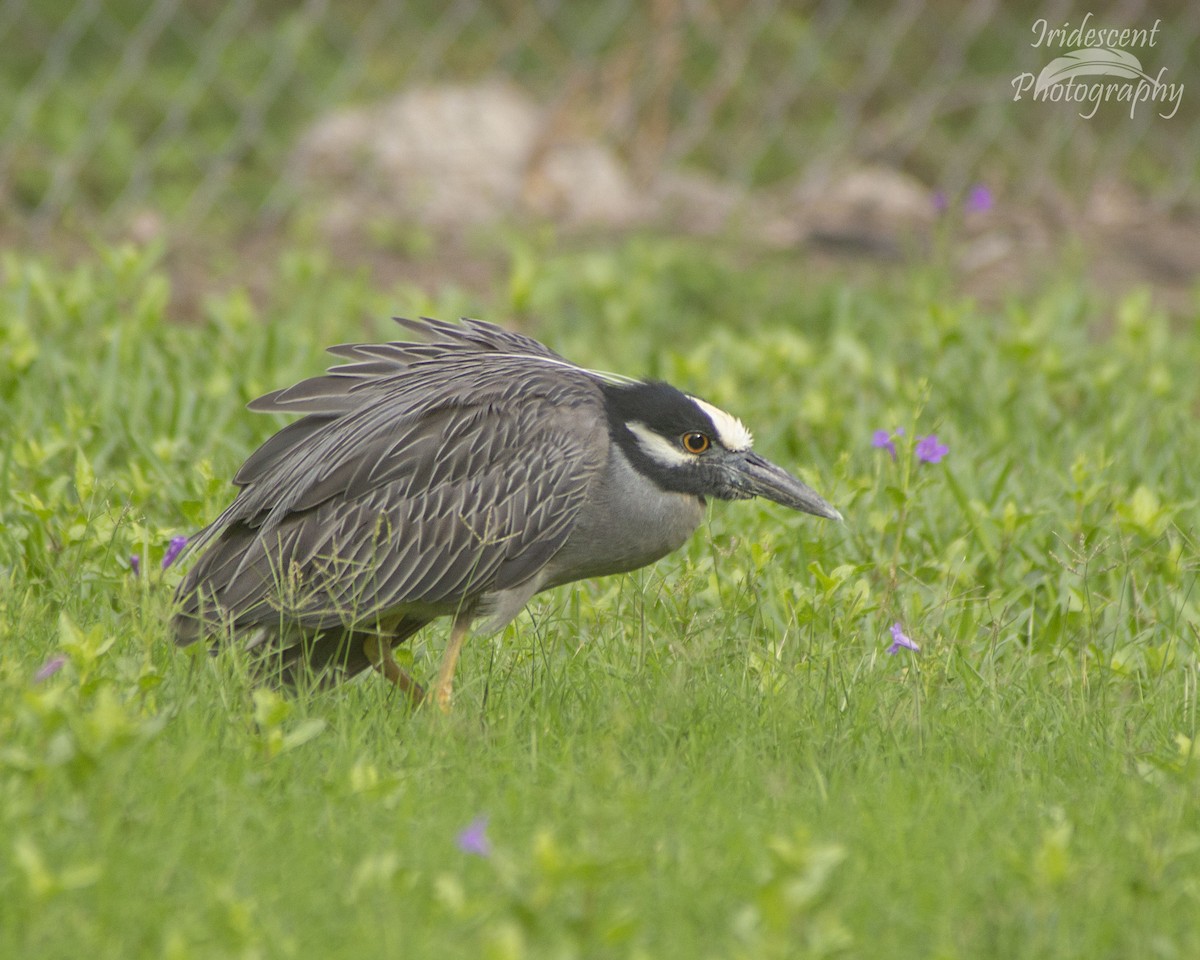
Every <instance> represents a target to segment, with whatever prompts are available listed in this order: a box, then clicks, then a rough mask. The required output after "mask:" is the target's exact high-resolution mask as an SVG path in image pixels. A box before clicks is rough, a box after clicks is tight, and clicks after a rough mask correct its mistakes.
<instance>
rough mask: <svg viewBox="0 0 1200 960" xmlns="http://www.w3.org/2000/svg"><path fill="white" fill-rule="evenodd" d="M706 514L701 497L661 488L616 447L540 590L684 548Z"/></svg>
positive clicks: (639, 564)
mask: <svg viewBox="0 0 1200 960" xmlns="http://www.w3.org/2000/svg"><path fill="white" fill-rule="evenodd" d="M703 518H704V503H703V501H702V500H701V499H700V498H699V497H697V496H695V495H693V494H684V493H673V492H671V491H667V490H662V489H661V488H659V487H658V485H657V484H655V483H653V482H651V481H650V480H649V479H648V478H647V477H645V476H644V475H642V474H641V473H639V472H638V471H637V470H636V469H635V468H634V467H633V466H632V465H631V464H630V462H629V461H628V460H627V459H626V458H625V455H624V454H623V453H621V450H620V448H619V447H617V446H616V445H614V446H613V447H612V449H611V451H610V454H609V457H608V463H607V465H606V466H605V468H604V470H603V472H602V473H600V474H599V475H598V476H597V477H596V478H595V479H594V480H593V481H592V484H591V486H590V488H589V490H588V494H587V499H586V501H585V502H584V504H583V507H582V509H581V510H580V511H579V517H578V519H577V521H576V523H575V526H574V528H573V529H572V530H571V533H570V535H569V537H568V538H567V541H566V543H565V544H564V545H563V547H562V549H561V550H559V551H558V553H557V554H555V556H554V558H553V559H552V560H551V561H550V563H549V564H548V565H547V567H546V569H545V571H544V578H543V579H542V584H541V589H545V588H547V587H553V586H558V585H559V584H563V583H570V582H571V581H573V580H582V579H584V578H587V577H602V576H607V575H609V574H613V573H624V572H625V571H627V570H636V569H637V568H638V567H643V566H645V565H646V564H648V563H653V562H654V561H655V560H658V559H659V558H660V557H665V556H666V555H667V554H668V553H671V552H672V551H673V550H678V549H679V548H680V547H681V546H683V544H684V543H685V542H686V541H687V539H688V537H690V536H691V535H692V533H693V532H694V531H695V529H696V527H697V526H699V524H700V521H701V520H702V519H703Z"/></svg>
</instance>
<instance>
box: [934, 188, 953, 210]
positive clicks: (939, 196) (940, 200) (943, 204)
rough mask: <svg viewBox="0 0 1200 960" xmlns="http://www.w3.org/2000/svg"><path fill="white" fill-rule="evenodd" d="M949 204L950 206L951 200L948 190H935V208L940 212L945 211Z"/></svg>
mask: <svg viewBox="0 0 1200 960" xmlns="http://www.w3.org/2000/svg"><path fill="white" fill-rule="evenodd" d="M949 206H950V201H949V199H948V198H947V197H946V191H945V190H934V191H933V209H934V210H936V211H937V212H938V213H945V212H946V210H947V208H949Z"/></svg>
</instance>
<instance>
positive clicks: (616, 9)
mask: <svg viewBox="0 0 1200 960" xmlns="http://www.w3.org/2000/svg"><path fill="white" fill-rule="evenodd" d="M1078 27H1084V28H1085V29H1094V30H1109V29H1112V28H1129V29H1130V30H1131V31H1141V32H1140V33H1139V32H1131V33H1130V34H1128V35H1126V36H1124V37H1122V36H1120V35H1118V34H1115V33H1112V34H1110V33H1103V34H1094V35H1092V36H1090V37H1089V36H1088V35H1087V34H1085V33H1083V32H1081V33H1079V34H1077V35H1075V36H1074V37H1072V36H1071V35H1070V31H1071V30H1074V29H1075V28H1078ZM1056 31H1057V32H1056ZM1198 38H1200V4H1196V3H1192V2H1185V0H1180V2H1177V3H1149V2H1126V3H1118V4H1115V5H1109V6H1108V7H1107V8H1105V9H1100V8H1095V9H1091V8H1088V7H1086V6H1081V5H1079V4H1073V3H1068V2H1063V0H1046V2H1044V3H1007V4H1002V3H1000V2H999V0H968V2H962V3H953V2H949V0H900V2H897V3H893V4H878V5H876V4H867V3H863V4H851V3H845V2H824V3H798V2H784V0H652V2H649V3H637V2H633V0H594V2H589V3H577V2H574V0H533V2H527V0H448V2H441V0H437V2H435V0H416V2H395V0H337V2H333V0H304V2H302V3H298V4H296V3H284V2H281V0H150V2H145V0H0V50H3V51H4V56H3V57H0V211H2V212H0V223H3V224H5V225H9V226H12V225H18V224H21V225H28V224H34V225H38V226H41V227H43V228H52V229H58V228H65V229H68V230H70V229H77V228H79V227H81V226H83V225H85V224H86V225H88V226H94V225H99V226H100V227H101V228H103V227H104V226H105V225H113V224H117V225H118V226H120V227H122V228H124V227H126V226H128V224H129V223H130V222H136V220H137V218H139V217H141V218H146V217H150V218H152V219H153V220H154V222H155V223H156V224H160V225H162V227H163V228H164V229H167V230H171V231H196V230H201V229H203V228H204V227H205V225H206V224H211V223H215V222H221V223H225V224H229V223H232V224H235V225H237V226H255V225H257V226H261V225H262V224H263V223H280V222H282V221H283V220H285V219H286V218H287V217H289V216H291V215H293V214H294V212H295V211H296V209H297V208H298V206H302V204H303V201H304V199H305V196H306V194H307V192H308V191H307V186H306V183H307V182H306V181H304V180H303V179H301V180H298V179H297V176H296V169H297V161H296V155H297V149H298V145H301V151H302V145H303V144H304V143H305V142H306V141H305V137H306V136H308V135H310V133H311V130H312V128H313V125H314V124H316V123H318V121H319V120H321V118H326V119H328V118H329V117H330V116H331V115H336V114H337V112H338V111H345V110H346V109H347V108H349V107H358V108H360V110H361V109H362V108H365V107H368V106H369V105H371V104H375V103H382V102H386V101H388V100H389V98H394V97H395V96H396V95H397V94H398V93H401V92H403V91H412V90H415V89H426V90H429V89H435V88H436V87H437V86H438V85H440V84H447V83H454V84H458V85H460V88H461V85H464V84H468V85H469V84H479V83H482V82H484V81H487V82H488V83H494V82H495V81H497V80H503V81H504V82H505V83H506V84H508V85H509V86H510V88H511V89H515V90H518V91H520V95H521V96H522V97H524V98H526V100H525V101H523V102H526V103H529V104H534V105H535V106H536V113H535V114H533V116H534V119H535V120H536V123H535V124H534V126H535V127H536V129H535V130H534V131H533V132H532V134H531V136H530V138H529V141H528V144H527V145H526V146H525V147H521V148H519V149H517V153H518V154H520V156H519V157H518V158H517V159H518V160H520V162H523V163H526V164H527V165H528V164H530V163H533V162H534V158H536V156H537V155H538V151H539V150H542V149H543V148H545V147H546V145H547V144H548V143H551V142H567V141H571V142H576V143H578V142H584V141H586V142H590V143H595V144H601V145H603V149H604V150H606V151H611V154H610V155H607V154H606V156H611V158H615V160H614V161H613V162H615V163H618V164H619V165H620V166H619V170H620V171H621V172H622V174H623V175H625V176H627V177H628V179H629V181H630V182H631V183H633V184H635V185H637V184H645V183H649V182H651V181H653V180H655V178H656V177H659V176H660V175H661V174H662V173H663V171H667V170H672V171H691V172H693V173H698V174H702V175H703V176H705V177H707V178H709V180H708V181H706V182H708V183H710V184H711V183H719V184H721V185H725V186H730V187H732V188H736V190H737V191H740V192H739V193H738V195H739V196H743V197H744V196H746V195H748V193H750V192H753V191H759V190H767V189H770V188H772V187H775V186H777V185H779V184H784V183H791V184H807V185H808V186H809V187H810V188H814V189H815V190H817V191H818V193H819V191H820V190H821V189H822V188H823V185H825V184H827V183H829V182H830V180H831V178H834V177H836V176H837V175H839V174H840V173H841V172H844V171H845V170H847V169H850V168H854V167H859V166H863V165H872V166H874V167H877V168H879V167H882V168H887V169H890V170H894V171H899V172H902V173H903V174H904V175H905V176H906V177H909V178H912V179H913V180H914V181H916V182H919V183H921V184H924V185H925V186H927V187H928V188H929V189H930V190H931V191H939V192H940V193H941V194H942V195H949V196H954V195H956V194H961V193H963V192H965V191H966V190H967V189H968V187H969V185H971V184H973V183H986V184H988V185H989V187H990V189H992V190H993V191H996V192H999V193H1001V194H1007V195H1009V196H1020V197H1026V198H1040V197H1044V196H1046V195H1047V194H1048V193H1050V192H1053V193H1055V194H1057V195H1061V196H1064V197H1067V198H1070V199H1073V200H1075V201H1081V200H1082V201H1086V198H1087V197H1088V195H1089V191H1090V190H1091V189H1092V188H1093V187H1094V185H1096V184H1098V183H1111V182H1119V183H1121V184H1125V185H1128V186H1129V187H1130V188H1131V189H1134V190H1136V191H1138V192H1139V195H1141V196H1143V197H1148V198H1151V200H1152V201H1153V202H1154V203H1155V204H1157V205H1158V206H1159V207H1160V208H1163V207H1167V206H1171V205H1176V206H1177V205H1179V204H1180V203H1182V202H1186V201H1187V200H1188V199H1189V198H1190V196H1191V194H1192V191H1193V190H1194V188H1195V186H1196V182H1197V176H1196V175H1197V158H1198V157H1200V123H1197V116H1198V112H1197V107H1198V106H1200V82H1196V81H1197V80H1198V79H1200V77H1198V75H1197V73H1196V71H1195V66H1194V65H1195V63H1196V61H1197V54H1198V53H1200V49H1198V48H1200V43H1198ZM1097 47H1101V48H1107V49H1108V51H1109V53H1108V54H1106V55H1105V56H1111V57H1112V58H1116V59H1115V60H1109V61H1106V62H1103V63H1099V64H1097V63H1091V64H1088V63H1085V62H1083V61H1082V60H1081V59H1080V57H1079V56H1078V54H1077V53H1075V51H1078V50H1080V49H1082V48H1097ZM1113 51H1116V52H1115V53H1114V52H1113ZM1063 57H1066V58H1067V60H1066V61H1063V60H1062V58H1063ZM1072 57H1074V58H1075V59H1074V60H1073V61H1072V60H1071V58H1072ZM1056 63H1057V64H1058V67H1057V68H1054V69H1057V70H1058V77H1059V81H1060V82H1054V83H1051V82H1050V81H1052V80H1053V79H1054V77H1053V76H1050V75H1048V74H1047V71H1048V70H1049V71H1051V73H1053V69H1052V68H1053V65H1054V64H1056ZM1064 70H1065V73H1064ZM1064 77H1066V78H1067V80H1070V78H1071V77H1074V84H1075V87H1074V89H1075V90H1076V91H1077V92H1076V94H1075V96H1077V97H1080V98H1081V99H1078V100H1077V101H1076V102H1064V100H1069V99H1070V97H1071V94H1070V93H1066V94H1065V95H1064V91H1070V89H1071V84H1070V83H1069V82H1065V81H1063V78H1064ZM1022 78H1025V79H1024V80H1023V79H1022ZM1043 81H1045V83H1044V85H1043ZM1023 82H1024V83H1027V86H1026V87H1025V89H1024V90H1022V89H1021V84H1022V83H1023ZM1035 84H1036V86H1035ZM1149 84H1154V86H1149ZM1139 85H1140V86H1139ZM1168 85H1170V86H1169V89H1168ZM1105 89H1107V90H1108V93H1105V92H1104V91H1105ZM1079 91H1082V92H1079ZM1122 91H1125V93H1124V94H1123V93H1122ZM1142 94H1144V96H1142ZM1018 95H1020V96H1019V99H1018V98H1017V97H1018ZM406 109H408V110H409V111H410V112H411V110H412V109H416V107H414V106H413V104H412V103H409V104H408V106H407V107H406ZM479 110H483V111H484V113H486V111H487V106H486V102H485V103H484V104H483V105H482V106H480V107H479ZM1081 114H1084V115H1083V116H1081ZM358 116H359V117H360V119H361V118H363V117H364V116H366V115H364V114H362V113H361V112H360V113H359V114H358ZM466 116H467V119H466V120H464V121H463V122H464V123H467V124H469V123H471V122H472V121H471V120H470V116H471V114H470V112H469V111H468V113H467V114H466ZM493 119H494V118H493ZM477 120H478V122H479V123H486V122H488V117H487V116H477ZM370 122H371V123H374V124H375V129H376V131H377V132H378V133H379V134H380V135H381V136H382V135H384V134H385V133H386V132H387V131H386V130H384V129H383V127H386V125H387V123H388V120H387V115H383V114H380V115H375V116H374V117H373V118H371V119H370ZM453 122H454V121H453V117H447V118H444V126H445V125H446V124H449V123H453ZM497 122H498V123H500V124H501V125H503V124H504V123H506V122H507V121H506V120H503V119H501V120H500V121H497ZM514 122H515V121H514ZM368 126H370V124H368ZM432 129H433V130H435V131H436V130H438V129H441V128H438V127H436V126H435V127H433V128H432ZM408 134H409V135H410V136H411V137H413V138H417V137H421V136H422V133H421V129H420V128H419V127H418V128H415V129H414V130H412V131H409V132H408ZM426 136H427V137H428V135H426ZM451 139H452V138H451ZM472 143H476V144H477V143H479V141H470V140H468V141H466V142H465V143H464V144H459V145H458V148H463V149H468V150H469V149H471V148H472ZM482 143H483V144H484V147H483V148H481V149H491V147H488V146H487V143H488V141H482ZM425 147H426V148H427V150H428V151H429V152H430V153H431V154H432V155H433V156H435V157H436V155H437V152H438V150H439V148H440V146H439V144H436V143H435V144H425ZM325 149H326V151H327V153H328V152H329V151H330V150H332V152H333V153H335V154H336V153H338V152H339V151H340V152H343V153H345V154H347V155H350V154H353V153H354V151H356V150H358V151H361V150H362V145H361V144H358V143H346V144H339V143H336V142H335V143H333V144H332V146H331V145H330V144H328V143H326V145H325ZM444 149H445V152H446V154H447V155H449V154H450V153H452V152H453V151H454V150H455V149H456V144H455V143H453V142H448V143H446V144H445V147H444ZM522 150H523V151H524V153H521V151H522ZM353 159H354V157H352V156H351V157H350V160H353ZM348 162H349V161H348ZM589 169H593V168H589V167H586V165H585V166H584V167H582V168H568V172H567V174H566V176H567V177H568V178H571V177H574V178H575V179H586V178H587V177H588V176H590V175H589V174H588V173H586V171H587V170H589ZM572 171H573V172H572ZM581 171H583V172H581ZM600 202H601V203H603V202H604V201H603V200H601V201H600Z"/></svg>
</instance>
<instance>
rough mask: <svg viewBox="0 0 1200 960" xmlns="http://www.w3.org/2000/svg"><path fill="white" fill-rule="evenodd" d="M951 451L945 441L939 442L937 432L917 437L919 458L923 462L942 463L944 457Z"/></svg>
mask: <svg viewBox="0 0 1200 960" xmlns="http://www.w3.org/2000/svg"><path fill="white" fill-rule="evenodd" d="M949 452H950V448H949V447H948V446H946V445H945V444H944V443H939V442H938V438H937V434H936V433H931V434H930V435H929V436H927V437H918V438H917V448H916V454H917V459H918V460H920V461H921V462H922V463H941V462H942V457H944V456H945V455H946V454H948V453H949Z"/></svg>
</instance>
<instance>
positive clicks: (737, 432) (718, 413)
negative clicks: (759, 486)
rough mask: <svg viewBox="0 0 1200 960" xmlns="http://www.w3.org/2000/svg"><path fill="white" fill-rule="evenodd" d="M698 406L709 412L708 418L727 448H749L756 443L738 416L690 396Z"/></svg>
mask: <svg viewBox="0 0 1200 960" xmlns="http://www.w3.org/2000/svg"><path fill="white" fill-rule="evenodd" d="M688 399H689V400H691V401H692V402H693V403H694V404H696V406H698V407H699V408H700V409H701V410H703V411H704V412H705V413H707V414H708V419H709V420H711V421H712V422H713V426H714V427H716V428H717V437H716V438H717V440H719V441H720V442H721V446H723V447H724V448H725V449H726V450H737V451H742V450H749V449H750V447H751V445H752V444H753V443H754V437H753V436H752V435H751V433H750V431H749V430H747V429H746V427H745V425H744V424H743V423H742V421H741V420H739V419H738V418H737V417H735V416H732V415H730V414H728V413H726V412H725V411H724V410H721V409H720V408H718V407H714V406H713V405H712V404H711V403H705V402H704V401H703V400H701V399H700V398H699V397H688Z"/></svg>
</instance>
